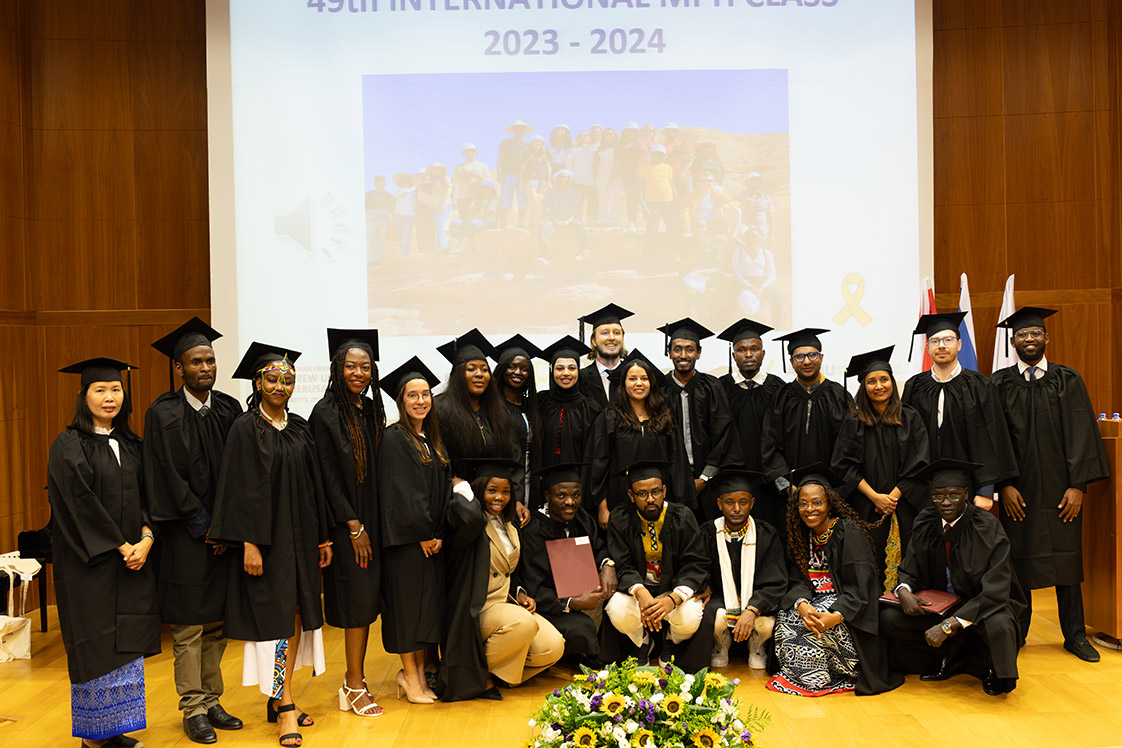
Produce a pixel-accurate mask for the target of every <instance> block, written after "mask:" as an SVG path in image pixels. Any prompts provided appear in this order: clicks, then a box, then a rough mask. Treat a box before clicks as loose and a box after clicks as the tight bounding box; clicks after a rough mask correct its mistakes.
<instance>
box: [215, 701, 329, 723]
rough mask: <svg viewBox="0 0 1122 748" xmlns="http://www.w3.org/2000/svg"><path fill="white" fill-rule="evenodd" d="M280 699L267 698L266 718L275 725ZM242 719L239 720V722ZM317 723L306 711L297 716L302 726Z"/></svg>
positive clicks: (293, 706)
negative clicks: (277, 705) (277, 704)
mask: <svg viewBox="0 0 1122 748" xmlns="http://www.w3.org/2000/svg"><path fill="white" fill-rule="evenodd" d="M279 700H280V699H266V701H265V719H266V720H267V721H268V722H269V723H270V724H273V725H275V724H276V723H277V712H279V711H281V710H279V709H277V707H276V706H275V704H276V703H277V702H278V701H279ZM292 708H293V709H295V708H296V705H295V704H293V705H292ZM284 711H286V712H287V711H288V710H287V709H285V710H284ZM240 721H241V720H239V722H240ZM315 723H316V722H315V720H314V719H312V717H311V715H310V714H307V713H306V712H300V716H299V717H297V718H296V724H298V725H300V726H301V727H311V726H312V725H314V724H315ZM231 729H236V728H231Z"/></svg>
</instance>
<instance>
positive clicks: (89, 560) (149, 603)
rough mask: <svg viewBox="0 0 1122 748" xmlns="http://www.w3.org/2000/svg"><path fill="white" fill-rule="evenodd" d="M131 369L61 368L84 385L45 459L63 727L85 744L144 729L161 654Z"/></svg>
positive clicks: (115, 740) (114, 740)
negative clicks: (62, 655) (154, 662)
mask: <svg viewBox="0 0 1122 748" xmlns="http://www.w3.org/2000/svg"><path fill="white" fill-rule="evenodd" d="M131 368H134V367H131V366H130V365H129V364H126V363H123V362H121V361H116V360H114V359H110V358H95V359H89V360H88V361H82V362H80V363H77V364H74V365H72V366H67V367H66V368H64V369H60V370H59V371H60V372H64V373H69V374H81V375H82V380H81V381H82V384H81V389H80V390H79V392H78V401H77V403H76V404H75V406H74V416H73V418H71V421H70V425H69V426H68V427H67V428H66V430H65V431H64V432H62V433H61V434H59V435H58V436H57V437H56V438H55V440H54V441H53V442H52V443H51V451H50V456H49V457H48V459H47V492H48V495H49V497H50V501H51V537H52V539H53V542H54V556H53V559H52V561H53V563H54V579H55V595H56V597H57V600H58V617H59V626H60V628H61V629H62V644H63V647H64V649H65V650H66V664H67V669H68V670H69V674H70V683H71V686H70V714H71V725H72V728H73V735H74V736H75V737H77V738H81V740H82V745H84V746H101V745H106V744H111V745H114V746H133V745H136V744H137V741H136V740H135V739H133V738H130V737H128V736H127V735H125V733H127V732H131V731H134V730H143V729H144V727H145V708H144V657H145V656H147V655H154V654H159V652H160V614H159V609H158V606H157V603H156V577H155V570H154V567H153V566H151V565H149V564H147V563H146V561H147V559H148V552H149V551H150V550H151V548H152V543H153V540H154V538H153V532H152V530H151V528H152V527H153V526H154V525H153V523H152V521H151V520H150V519H149V517H148V510H147V508H146V506H145V502H144V497H143V491H142V489H141V486H142V485H143V480H144V479H143V475H142V472H141V452H140V447H141V445H140V439H139V438H138V437H137V436H136V434H134V433H133V431H132V429H131V428H130V427H129V412H130V411H131V407H130V403H129V393H128V392H127V391H126V389H125V387H124V386H123V384H122V382H121V370H122V369H131ZM121 621H127V622H128V625H127V626H124V627H121V626H119V625H118V624H119V622H121Z"/></svg>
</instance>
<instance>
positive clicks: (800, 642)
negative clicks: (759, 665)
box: [767, 591, 858, 696]
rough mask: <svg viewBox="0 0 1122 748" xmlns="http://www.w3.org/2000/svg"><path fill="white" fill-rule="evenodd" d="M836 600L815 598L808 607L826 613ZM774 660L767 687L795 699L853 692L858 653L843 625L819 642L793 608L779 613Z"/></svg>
mask: <svg viewBox="0 0 1122 748" xmlns="http://www.w3.org/2000/svg"><path fill="white" fill-rule="evenodd" d="M837 599H838V595H837V593H836V592H833V591H830V592H827V593H825V594H818V595H815V596H814V599H813V600H811V601H810V602H811V604H812V605H814V607H815V608H817V609H818V610H821V611H828V610H830V608H831V607H832V606H833V604H834V602H835V601H836V600H837ZM774 637H775V656H776V658H777V659H778V660H779V672H778V673H776V674H775V675H773V676H772V678H771V680H770V681H768V684H767V687H768V688H769V689H771V690H772V691H777V692H779V693H790V694H795V695H797V696H825V695H826V694H831V693H843V692H845V691H852V690H854V688H855V687H856V685H857V667H858V661H857V650H856V648H855V647H854V646H853V638H852V637H851V636H850V633H849V628H848V627H847V626H846V625H845V623H844V622H843V623H839V624H838V625H837V626H834V627H833V628H832V629H828V630H826V631H824V632H823V633H822V638H821V639H819V638H818V636H817V635H816V634H814V633H812V632H811V631H810V630H809V629H807V627H806V626H804V625H803V619H802V616H800V615H799V614H798V611H796V610H795V609H794V608H787V609H786V610H781V611H779V615H777V616H776V618H775V634H774Z"/></svg>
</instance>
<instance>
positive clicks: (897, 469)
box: [833, 405, 931, 573]
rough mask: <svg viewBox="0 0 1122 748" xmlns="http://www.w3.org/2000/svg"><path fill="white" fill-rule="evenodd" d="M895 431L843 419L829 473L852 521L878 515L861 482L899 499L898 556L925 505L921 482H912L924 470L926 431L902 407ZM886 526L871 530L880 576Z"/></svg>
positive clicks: (909, 410)
mask: <svg viewBox="0 0 1122 748" xmlns="http://www.w3.org/2000/svg"><path fill="white" fill-rule="evenodd" d="M900 416H901V421H903V423H901V424H900V425H899V426H890V425H888V424H886V423H883V422H877V423H876V424H874V425H872V426H866V425H865V424H864V423H862V422H861V421H859V420H858V419H857V418H849V419H846V420H845V422H844V423H843V424H842V430H841V433H840V434H838V440H837V442H836V443H835V444H834V457H833V467H834V472H835V473H837V474H838V475H839V476H840V477H841V478H842V480H843V481H844V484H843V485H842V486H840V487H839V488H838V494H840V495H841V496H843V497H845V498H846V500H847V501H848V502H849V505H850V506H852V507H853V509H854V510H855V511H856V512H857V514H858V516H860V517H861V519H863V520H865V521H866V522H870V523H871V522H876V521H878V520H879V519H880V517H881V515H880V514H879V513H878V512H877V508H876V505H875V504H873V502H871V501H869V499H868V497H867V496H865V494H863V493H861V489H859V488H858V485H860V483H861V481H862V480H865V481H867V482H868V484H869V485H870V486H871V487H872V489H873V490H874V491H877V492H878V493H885V494H886V493H890V492H891V491H892V489H894V488H896V487H897V486H899V488H900V491H901V493H902V495H901V497H900V501H898V502H897V504H896V521H897V523H898V524H899V527H900V552H901V555H902V554H903V552H904V550H905V549H907V547H908V541H909V539H910V538H911V533H912V522H914V521H915V518H916V515H917V514H919V512H920V510H921V509H923V508H925V507H928V506H930V505H931V494H930V493H929V492H928V490H927V483H926V481H920V480H916V479H915V478H913V477H912V476H913V475H915V474H916V473H917V472H919V471H920V470H921V469H922V468H924V467H925V466H926V465H927V464H928V456H929V455H930V448H929V447H928V445H927V429H925V428H924V426H923V420H922V419H921V418H920V415H919V413H918V412H917V411H916V410H915V409H913V408H910V407H908V406H907V405H905V406H903V408H902V411H901V413H900ZM891 527H892V525H891V522H890V521H889V520H885V521H884V522H883V523H881V525H880V526H879V527H877V528H875V529H873V530H872V535H873V541H874V542H875V543H876V545H877V549H876V550H877V568H878V569H880V571H881V572H882V573H883V572H884V566H885V560H884V553H885V545H886V543H887V541H888V533H889V530H890V529H891Z"/></svg>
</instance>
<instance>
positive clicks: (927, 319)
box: [913, 312, 966, 337]
mask: <svg viewBox="0 0 1122 748" xmlns="http://www.w3.org/2000/svg"><path fill="white" fill-rule="evenodd" d="M964 319H966V312H940V313H939V314H925V315H923V316H922V317H920V318H919V322H917V323H916V329H915V331H914V332H913V334H915V335H926V336H928V337H931V336H932V335H937V334H938V333H941V332H943V330H951V331H953V332H954V333H955V334H956V335H957V334H958V326H959V325H960V324H962V320H964Z"/></svg>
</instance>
